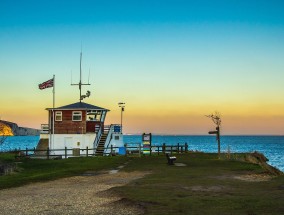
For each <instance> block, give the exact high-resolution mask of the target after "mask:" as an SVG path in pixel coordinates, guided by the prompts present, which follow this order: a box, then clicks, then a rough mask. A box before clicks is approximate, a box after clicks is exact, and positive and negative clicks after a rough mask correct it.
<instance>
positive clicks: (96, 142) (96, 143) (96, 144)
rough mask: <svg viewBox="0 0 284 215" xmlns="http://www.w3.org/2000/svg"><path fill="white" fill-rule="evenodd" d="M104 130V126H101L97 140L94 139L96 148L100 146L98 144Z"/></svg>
mask: <svg viewBox="0 0 284 215" xmlns="http://www.w3.org/2000/svg"><path fill="white" fill-rule="evenodd" d="M102 130H103V129H102V126H100V128H99V130H98V132H97V135H96V138H95V141H94V149H96V148H97V147H98V144H99V142H100V139H101V136H102Z"/></svg>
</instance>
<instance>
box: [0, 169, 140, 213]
mask: <svg viewBox="0 0 284 215" xmlns="http://www.w3.org/2000/svg"><path fill="white" fill-rule="evenodd" d="M112 173H113V172H112ZM144 175H145V173H142V172H131V173H126V172H120V171H119V172H114V173H113V174H110V173H102V174H99V175H96V174H94V173H92V172H88V173H86V174H85V175H84V176H75V177H70V178H64V179H58V180H55V181H49V182H40V183H33V184H29V185H25V186H22V187H17V188H11V189H6V190H1V191H0V214H5V215H9V214H13V215H14V214H18V215H22V214H23V215H24V214H28V215H31V214H44V215H45V214H48V215H51V214H52V215H53V214H58V215H59V214H60V215H61V214H72V215H73V214H74V215H75V214H76V215H78V214H100V215H104V214H108V215H111V214H116V215H117V214H123V215H128V214H141V213H142V211H141V209H139V208H137V207H135V206H132V205H129V204H124V203H123V201H119V200H121V198H120V197H119V196H117V195H115V194H113V193H111V192H105V191H107V190H108V189H110V188H112V187H116V186H123V185H125V184H127V183H129V182H130V181H132V180H135V179H138V178H141V177H143V176H144Z"/></svg>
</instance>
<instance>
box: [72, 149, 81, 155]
mask: <svg viewBox="0 0 284 215" xmlns="http://www.w3.org/2000/svg"><path fill="white" fill-rule="evenodd" d="M73 156H80V148H73Z"/></svg>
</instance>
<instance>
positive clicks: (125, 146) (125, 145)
mask: <svg viewBox="0 0 284 215" xmlns="http://www.w3.org/2000/svg"><path fill="white" fill-rule="evenodd" d="M124 148H125V156H127V143H125V144H124Z"/></svg>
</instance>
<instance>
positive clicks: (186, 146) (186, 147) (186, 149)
mask: <svg viewBox="0 0 284 215" xmlns="http://www.w3.org/2000/svg"><path fill="white" fill-rule="evenodd" d="M184 151H185V152H187V151H188V145H187V143H185V145H184Z"/></svg>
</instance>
